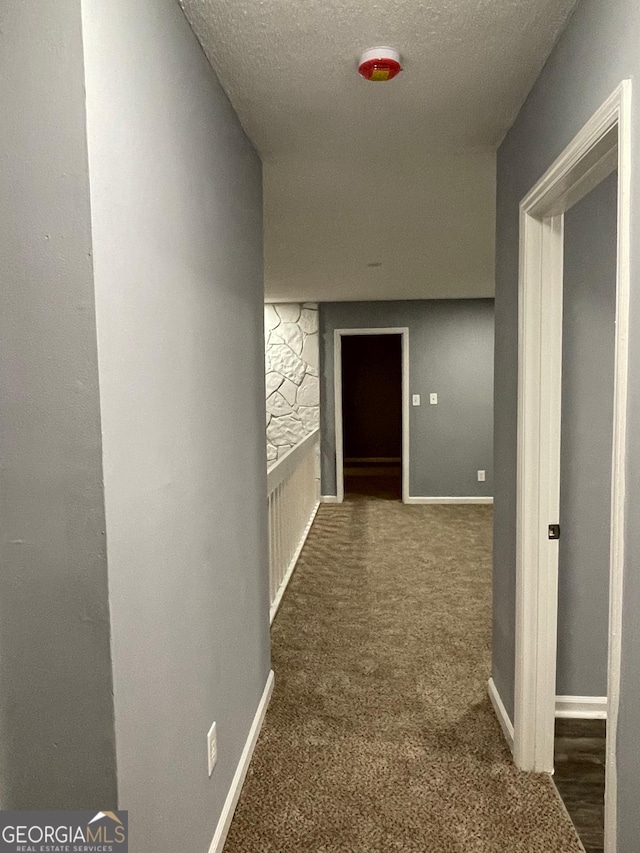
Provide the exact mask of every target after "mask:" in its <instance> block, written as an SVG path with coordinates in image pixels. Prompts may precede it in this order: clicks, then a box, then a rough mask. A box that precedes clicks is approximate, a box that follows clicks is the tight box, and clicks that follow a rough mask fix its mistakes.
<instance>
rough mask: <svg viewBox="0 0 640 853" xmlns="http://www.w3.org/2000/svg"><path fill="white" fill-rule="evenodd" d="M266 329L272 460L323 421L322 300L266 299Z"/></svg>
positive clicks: (269, 432)
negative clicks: (268, 302)
mask: <svg viewBox="0 0 640 853" xmlns="http://www.w3.org/2000/svg"><path fill="white" fill-rule="evenodd" d="M264 333H265V343H266V352H265V371H266V386H267V403H266V405H267V460H268V462H269V464H270V465H271V464H272V463H273V462H275V461H276V460H278V459H280V458H281V457H282V456H284V454H285V453H286V452H287V451H288V450H291V448H292V447H295V445H296V444H298V443H299V442H300V441H302V439H303V438H305V436H307V435H309V433H310V432H313V430H314V429H316V428H317V427H319V426H320V381H319V378H318V368H319V343H318V339H319V336H318V306H317V304H316V303H314V302H305V303H304V304H302V305H301V304H299V303H297V302H289V303H282V304H276V305H265V308H264Z"/></svg>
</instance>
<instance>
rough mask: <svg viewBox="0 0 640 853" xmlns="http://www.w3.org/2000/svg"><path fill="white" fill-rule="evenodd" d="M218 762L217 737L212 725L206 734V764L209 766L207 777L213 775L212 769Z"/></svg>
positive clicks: (214, 725) (214, 726)
mask: <svg viewBox="0 0 640 853" xmlns="http://www.w3.org/2000/svg"><path fill="white" fill-rule="evenodd" d="M217 760H218V736H217V732H216V724H215V723H213V725H212V726H211V728H210V729H209V731H208V732H207V763H208V766H209V776H211V775H212V774H213V768H214V767H215V766H216V761H217Z"/></svg>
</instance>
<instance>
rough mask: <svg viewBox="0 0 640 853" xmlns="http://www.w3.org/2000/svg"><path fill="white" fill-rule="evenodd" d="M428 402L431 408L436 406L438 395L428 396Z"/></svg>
mask: <svg viewBox="0 0 640 853" xmlns="http://www.w3.org/2000/svg"><path fill="white" fill-rule="evenodd" d="M429 402H430V403H431V405H432V406H437V405H438V395H437V394H429Z"/></svg>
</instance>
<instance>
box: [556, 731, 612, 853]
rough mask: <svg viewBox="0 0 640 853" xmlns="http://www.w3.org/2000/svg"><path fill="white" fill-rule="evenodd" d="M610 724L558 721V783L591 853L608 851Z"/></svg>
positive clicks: (577, 827)
mask: <svg viewBox="0 0 640 853" xmlns="http://www.w3.org/2000/svg"><path fill="white" fill-rule="evenodd" d="M605 749H606V722H605V721H604V720H556V740H555V753H556V756H555V775H554V781H555V783H556V787H557V789H558V791H559V793H560V796H561V797H562V799H563V801H564V804H565V806H566V807H567V811H568V812H569V814H570V816H571V820H572V821H573V823H574V825H575V827H576V829H577V831H578V835H579V836H580V840H581V841H582V843H583V845H584V848H585V850H586V851H587V853H603V850H604V773H605Z"/></svg>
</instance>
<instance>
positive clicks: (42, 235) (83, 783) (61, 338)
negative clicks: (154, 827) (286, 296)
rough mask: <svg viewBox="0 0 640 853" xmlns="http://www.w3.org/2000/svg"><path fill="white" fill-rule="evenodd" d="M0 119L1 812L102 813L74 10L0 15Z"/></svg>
mask: <svg viewBox="0 0 640 853" xmlns="http://www.w3.org/2000/svg"><path fill="white" fill-rule="evenodd" d="M0 111H1V114H2V120H1V121H0V159H1V160H2V167H1V168H0V205H1V206H2V213H1V217H2V228H1V229H0V270H1V271H2V272H1V275H2V287H1V288H0V294H1V296H0V298H1V300H2V303H1V308H0V400H1V401H2V402H1V404H0V550H1V554H0V564H1V565H2V571H0V685H1V686H0V805H1V806H2V808H17V809H29V808H47V809H53V808H70V809H74V808H91V807H95V806H96V805H97V804H98V803H100V804H101V807H102V808H112V807H114V806H115V802H116V775H115V750H114V743H113V735H114V728H113V701H112V695H111V692H112V691H111V687H112V685H111V661H110V651H109V609H108V602H107V562H106V552H105V538H104V530H105V527H104V509H103V500H102V484H101V480H102V465H101V446H100V421H99V410H98V371H97V364H96V359H97V355H96V340H95V317H94V303H93V276H92V270H91V257H90V256H91V229H90V213H89V187H88V178H87V152H86V138H85V111H84V80H83V65H82V37H81V26H80V4H79V0H39V2H37V3H36V2H21V3H6V4H3V6H2V10H1V11H0ZM102 804H104V806H103V805H102Z"/></svg>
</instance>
